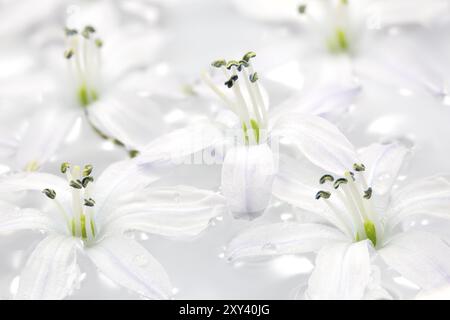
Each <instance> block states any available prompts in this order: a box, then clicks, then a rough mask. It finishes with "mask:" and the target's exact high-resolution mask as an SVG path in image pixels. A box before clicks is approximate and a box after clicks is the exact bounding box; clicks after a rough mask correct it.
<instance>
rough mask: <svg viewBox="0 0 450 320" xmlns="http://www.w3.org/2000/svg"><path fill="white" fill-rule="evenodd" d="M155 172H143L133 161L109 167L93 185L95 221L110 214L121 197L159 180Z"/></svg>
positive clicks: (117, 163) (121, 162) (125, 161)
mask: <svg viewBox="0 0 450 320" xmlns="http://www.w3.org/2000/svg"><path fill="white" fill-rule="evenodd" d="M159 177H160V175H159V174H157V173H156V172H149V171H148V172H143V171H142V170H141V168H140V167H139V166H138V165H137V163H136V161H135V160H124V161H120V162H116V163H113V164H111V165H109V166H108V167H107V168H106V169H105V170H104V171H103V172H102V174H101V175H100V176H99V177H98V179H97V181H96V182H95V185H94V188H95V190H94V197H95V202H96V205H95V206H96V210H97V213H96V215H97V219H99V221H101V220H102V219H105V218H106V217H107V216H108V214H110V213H111V212H112V210H113V208H115V207H117V203H119V202H121V201H122V197H123V196H126V195H127V194H129V193H133V192H135V191H136V190H140V189H142V188H144V187H145V186H147V185H148V184H150V183H152V182H154V181H155V180H157V179H159Z"/></svg>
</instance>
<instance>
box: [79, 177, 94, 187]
mask: <svg viewBox="0 0 450 320" xmlns="http://www.w3.org/2000/svg"><path fill="white" fill-rule="evenodd" d="M89 182H94V178H93V177H84V178H83V180H82V181H81V185H82V186H83V188H86V187H87V185H88V184H89Z"/></svg>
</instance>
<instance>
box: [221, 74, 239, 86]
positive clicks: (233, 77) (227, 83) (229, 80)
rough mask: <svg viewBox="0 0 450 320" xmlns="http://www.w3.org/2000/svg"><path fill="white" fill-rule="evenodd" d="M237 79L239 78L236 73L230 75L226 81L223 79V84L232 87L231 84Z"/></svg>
mask: <svg viewBox="0 0 450 320" xmlns="http://www.w3.org/2000/svg"><path fill="white" fill-rule="evenodd" d="M237 79H239V78H238V76H237V75H232V76H231V78H230V79H228V80H227V81H225V83H224V84H225V85H226V86H227V87H228V88H232V87H233V85H234V82H235V81H236V80H237Z"/></svg>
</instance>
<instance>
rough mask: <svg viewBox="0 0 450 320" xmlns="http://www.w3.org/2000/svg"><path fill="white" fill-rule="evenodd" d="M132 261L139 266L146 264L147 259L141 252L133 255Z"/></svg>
mask: <svg viewBox="0 0 450 320" xmlns="http://www.w3.org/2000/svg"><path fill="white" fill-rule="evenodd" d="M134 263H135V264H136V265H137V266H139V267H144V266H146V265H147V264H148V259H147V257H146V256H144V255H143V254H140V255H137V256H136V257H134Z"/></svg>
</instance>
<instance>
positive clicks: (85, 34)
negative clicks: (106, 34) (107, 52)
mask: <svg viewBox="0 0 450 320" xmlns="http://www.w3.org/2000/svg"><path fill="white" fill-rule="evenodd" d="M94 32H95V29H94V27H93V26H86V27H84V29H83V31H82V32H81V35H82V36H83V37H85V38H86V39H89V36H90V35H91V33H94Z"/></svg>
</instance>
